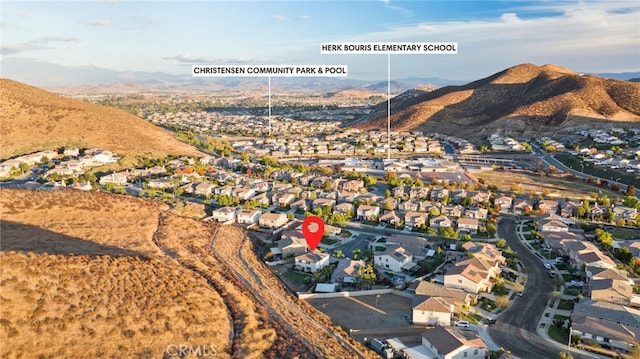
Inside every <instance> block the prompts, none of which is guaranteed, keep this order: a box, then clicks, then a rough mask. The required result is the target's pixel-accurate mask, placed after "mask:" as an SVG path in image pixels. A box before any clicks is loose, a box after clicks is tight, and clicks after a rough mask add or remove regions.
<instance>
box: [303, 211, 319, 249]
mask: <svg viewBox="0 0 640 359" xmlns="http://www.w3.org/2000/svg"><path fill="white" fill-rule="evenodd" d="M302 234H304V239H306V240H307V244H308V245H309V249H311V250H315V249H316V247H318V243H320V241H321V240H322V236H323V235H324V222H323V221H322V218H320V217H318V216H310V217H307V218H306V219H305V220H304V221H303V222H302Z"/></svg>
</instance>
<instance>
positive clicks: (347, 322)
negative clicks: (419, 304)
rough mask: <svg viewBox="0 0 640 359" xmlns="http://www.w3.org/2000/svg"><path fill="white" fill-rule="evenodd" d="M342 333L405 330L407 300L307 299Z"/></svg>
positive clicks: (390, 297) (369, 297) (408, 311)
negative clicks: (386, 329) (384, 329)
mask: <svg viewBox="0 0 640 359" xmlns="http://www.w3.org/2000/svg"><path fill="white" fill-rule="evenodd" d="M308 302H309V304H311V305H313V306H314V307H315V308H317V309H318V310H319V311H321V312H323V313H325V314H327V315H328V316H329V317H330V318H331V319H332V320H333V321H334V322H335V323H336V324H339V325H341V326H342V327H344V328H346V329H371V328H381V329H382V328H403V327H409V319H411V304H412V303H411V302H412V301H411V299H410V298H405V297H401V296H398V295H394V294H381V295H367V296H359V297H347V298H327V299H308Z"/></svg>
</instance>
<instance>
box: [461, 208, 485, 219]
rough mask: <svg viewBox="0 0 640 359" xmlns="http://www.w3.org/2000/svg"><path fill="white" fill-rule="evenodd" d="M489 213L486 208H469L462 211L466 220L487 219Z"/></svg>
mask: <svg viewBox="0 0 640 359" xmlns="http://www.w3.org/2000/svg"><path fill="white" fill-rule="evenodd" d="M487 214H489V211H488V210H487V209H486V208H469V209H467V210H465V211H464V216H465V217H467V218H475V219H487Z"/></svg>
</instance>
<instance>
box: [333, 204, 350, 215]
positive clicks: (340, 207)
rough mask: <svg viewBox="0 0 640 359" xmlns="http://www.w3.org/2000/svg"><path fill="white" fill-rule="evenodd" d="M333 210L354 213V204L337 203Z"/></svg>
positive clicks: (341, 212)
mask: <svg viewBox="0 0 640 359" xmlns="http://www.w3.org/2000/svg"><path fill="white" fill-rule="evenodd" d="M333 211H334V212H336V213H340V214H347V213H351V214H353V204H351V203H340V204H336V205H335V206H334V207H333Z"/></svg>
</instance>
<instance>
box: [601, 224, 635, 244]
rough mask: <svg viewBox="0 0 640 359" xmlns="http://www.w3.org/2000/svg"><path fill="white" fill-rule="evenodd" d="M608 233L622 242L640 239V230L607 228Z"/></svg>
mask: <svg viewBox="0 0 640 359" xmlns="http://www.w3.org/2000/svg"><path fill="white" fill-rule="evenodd" d="M606 230H607V232H609V233H611V235H612V236H614V237H615V238H617V239H621V240H626V241H629V240H633V239H638V238H640V230H639V229H631V228H620V227H606Z"/></svg>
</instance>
